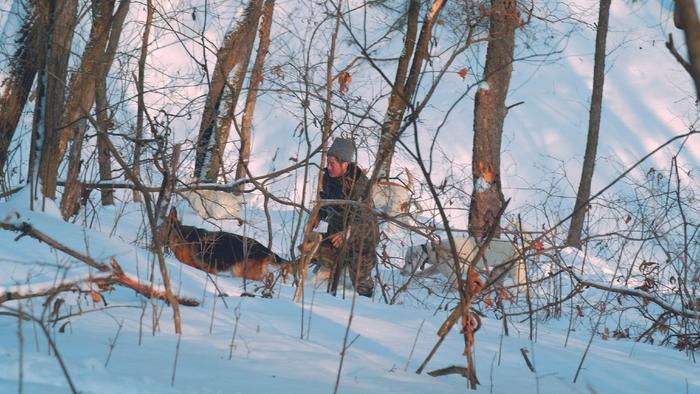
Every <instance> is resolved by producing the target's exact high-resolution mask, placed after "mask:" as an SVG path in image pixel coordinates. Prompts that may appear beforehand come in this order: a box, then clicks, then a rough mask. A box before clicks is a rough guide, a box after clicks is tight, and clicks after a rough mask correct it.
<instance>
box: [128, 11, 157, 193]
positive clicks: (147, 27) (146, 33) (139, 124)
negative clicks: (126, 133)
mask: <svg viewBox="0 0 700 394" xmlns="http://www.w3.org/2000/svg"><path fill="white" fill-rule="evenodd" d="M152 24H153V2H152V0H147V2H146V23H145V24H144V27H143V36H142V42H141V51H140V52H139V62H138V77H137V78H136V92H137V94H138V97H137V101H138V106H137V109H136V132H135V136H134V161H133V163H134V176H136V177H138V178H139V179H140V178H141V145H142V139H143V116H144V113H145V112H146V104H145V102H144V97H143V95H144V91H143V84H144V79H145V72H146V56H148V40H149V38H150V34H151V25H152ZM134 201H135V202H140V201H141V195H140V194H139V191H138V190H134Z"/></svg>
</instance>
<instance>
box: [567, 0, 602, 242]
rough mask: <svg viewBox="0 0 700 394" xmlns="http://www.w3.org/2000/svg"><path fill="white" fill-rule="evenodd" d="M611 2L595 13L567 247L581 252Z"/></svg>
mask: <svg viewBox="0 0 700 394" xmlns="http://www.w3.org/2000/svg"><path fill="white" fill-rule="evenodd" d="M610 3H611V0H602V1H601V2H600V9H599V11H598V30H597V31H596V37H595V60H594V65H593V92H592V94H591V109H590V112H589V117H588V138H587V140H586V153H585V155H584V157H583V168H582V170H581V180H580V181H579V185H578V193H577V194H576V204H575V205H574V212H573V216H572V217H571V225H570V226H569V233H568V234H567V237H566V244H567V245H569V246H573V247H575V248H581V232H582V231H583V222H584V219H585V218H586V211H587V209H586V207H587V206H588V199H589V198H590V197H591V182H592V180H593V170H594V168H595V159H596V152H597V150H598V134H599V132H600V114H601V112H602V109H603V85H604V83H605V41H606V38H607V36H608V21H609V20H610Z"/></svg>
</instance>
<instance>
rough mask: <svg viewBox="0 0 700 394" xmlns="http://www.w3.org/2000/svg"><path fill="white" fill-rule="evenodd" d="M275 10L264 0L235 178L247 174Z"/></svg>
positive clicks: (244, 112) (273, 0) (270, 0)
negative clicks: (257, 104)
mask: <svg viewBox="0 0 700 394" xmlns="http://www.w3.org/2000/svg"><path fill="white" fill-rule="evenodd" d="M274 10H275V0H266V1H265V6H264V7H263V12H262V25H261V26H260V40H259V42H258V51H257V53H256V55H255V63H253V70H252V71H251V74H250V85H249V86H248V93H247V95H246V101H245V109H244V110H243V119H242V120H241V130H240V133H239V138H240V141H241V142H240V149H239V151H238V164H237V165H236V179H243V178H245V177H246V176H247V167H248V161H249V160H250V150H251V135H252V131H253V114H254V113H255V105H256V103H257V100H258V88H259V87H260V84H262V82H263V77H264V76H263V66H264V65H265V57H266V56H267V51H268V48H269V47H270V30H271V27H272V15H273V13H274Z"/></svg>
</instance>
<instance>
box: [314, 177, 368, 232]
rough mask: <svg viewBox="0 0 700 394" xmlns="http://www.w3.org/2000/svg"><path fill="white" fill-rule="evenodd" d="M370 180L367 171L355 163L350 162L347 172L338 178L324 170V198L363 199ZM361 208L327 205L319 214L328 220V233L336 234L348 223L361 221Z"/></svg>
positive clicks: (322, 195)
mask: <svg viewBox="0 0 700 394" xmlns="http://www.w3.org/2000/svg"><path fill="white" fill-rule="evenodd" d="M368 184H369V180H368V179H367V176H366V175H365V173H364V172H363V171H362V170H361V169H360V168H359V167H357V166H356V165H355V164H353V163H349V165H348V170H347V172H346V173H345V174H344V175H342V176H340V177H337V178H331V177H330V176H329V175H328V172H327V171H326V170H323V188H322V189H321V199H323V200H352V201H362V200H363V199H364V197H365V196H366V193H367V185H368ZM359 210H360V208H358V207H357V206H354V205H349V204H339V205H326V206H323V207H321V209H320V212H319V215H320V217H321V219H322V220H325V221H326V222H328V231H327V233H326V234H328V235H330V234H335V233H337V232H340V231H343V230H345V229H346V227H347V225H352V224H353V223H357V222H359V221H360V220H361V219H360V217H361V216H363V215H360V213H359Z"/></svg>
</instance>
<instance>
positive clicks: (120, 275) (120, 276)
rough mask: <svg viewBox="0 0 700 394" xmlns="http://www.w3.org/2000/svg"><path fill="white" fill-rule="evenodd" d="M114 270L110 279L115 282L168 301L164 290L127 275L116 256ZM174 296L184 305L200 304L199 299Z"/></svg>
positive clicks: (146, 295) (113, 264)
mask: <svg viewBox="0 0 700 394" xmlns="http://www.w3.org/2000/svg"><path fill="white" fill-rule="evenodd" d="M112 270H113V274H112V276H111V277H110V278H109V279H111V280H112V281H114V282H115V283H117V284H120V285H122V286H124V287H128V288H130V289H132V290H134V291H136V292H137V293H139V294H141V295H143V296H144V297H146V298H156V299H159V300H163V301H166V302H168V297H167V295H166V294H165V292H164V291H162V290H158V289H156V288H154V287H152V286H150V285H147V284H144V283H142V282H139V281H138V280H136V279H133V278H130V277H128V276H126V275H125V274H124V271H123V270H122V268H121V266H120V265H119V263H117V261H116V260H115V259H114V258H112ZM174 297H175V298H176V299H177V301H178V303H180V304H182V305H185V306H199V301H196V300H193V299H191V298H183V297H180V296H176V295H174Z"/></svg>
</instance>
